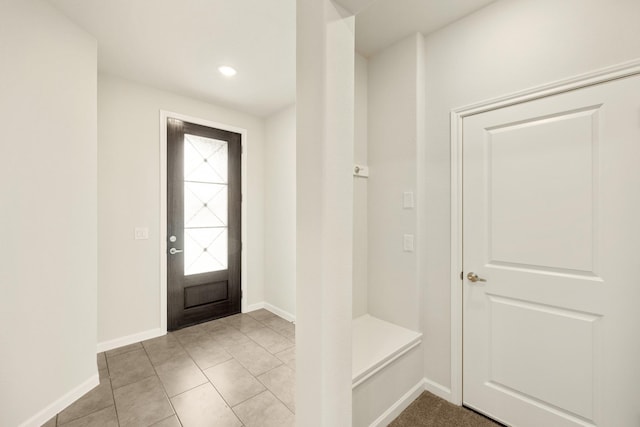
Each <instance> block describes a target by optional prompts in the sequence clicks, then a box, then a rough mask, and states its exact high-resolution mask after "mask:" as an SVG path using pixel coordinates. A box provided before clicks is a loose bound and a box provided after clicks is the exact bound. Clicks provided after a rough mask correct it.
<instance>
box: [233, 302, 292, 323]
mask: <svg viewBox="0 0 640 427" xmlns="http://www.w3.org/2000/svg"><path fill="white" fill-rule="evenodd" d="M261 308H264V309H265V310H269V311H270V312H272V313H273V314H276V315H278V316H280V317H282V318H283V319H285V320H288V321H289V322H295V321H296V316H294V315H293V314H291V313H289V312H288V311H285V310H283V309H281V308H278V307H276V306H275V305H271V304H269V303H268V302H264V301H263V302H258V303H255V304H251V305H249V306H247V307H246V308H245V310H244V313H249V312H251V311H256V310H260V309H261Z"/></svg>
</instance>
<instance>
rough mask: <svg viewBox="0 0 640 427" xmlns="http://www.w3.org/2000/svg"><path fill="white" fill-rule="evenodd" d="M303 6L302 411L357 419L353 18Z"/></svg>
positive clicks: (319, 421)
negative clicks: (354, 391)
mask: <svg viewBox="0 0 640 427" xmlns="http://www.w3.org/2000/svg"><path fill="white" fill-rule="evenodd" d="M296 5H297V8H296V23H297V29H298V31H297V34H296V43H297V47H296V66H297V70H296V75H297V77H296V81H297V89H296V102H297V104H296V107H297V110H296V169H297V171H298V173H297V180H296V185H297V187H296V246H297V254H296V282H297V284H298V286H297V291H296V304H297V315H296V322H297V326H296V366H297V369H296V418H297V420H298V421H297V423H298V425H299V426H304V427H316V426H327V427H329V426H331V427H333V426H347V425H350V423H351V397H352V396H351V322H352V318H351V310H352V302H351V295H352V287H351V282H352V280H353V275H352V274H353V273H352V241H353V226H352V224H353V177H352V172H351V167H352V164H353V121H354V106H353V102H354V101H353V94H354V90H355V88H354V58H353V51H354V34H353V33H354V18H353V16H349V14H347V13H344V12H343V11H341V10H339V9H338V8H337V7H336V6H335V4H334V3H332V2H331V1H330V0H322V1H307V0H297V3H296Z"/></svg>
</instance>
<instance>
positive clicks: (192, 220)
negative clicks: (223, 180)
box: [184, 182, 228, 228]
mask: <svg viewBox="0 0 640 427" xmlns="http://www.w3.org/2000/svg"><path fill="white" fill-rule="evenodd" d="M227 211H228V209H227V186H226V185H221V184H206V183H201V182H185V183H184V226H185V227H186V228H190V227H226V226H227Z"/></svg>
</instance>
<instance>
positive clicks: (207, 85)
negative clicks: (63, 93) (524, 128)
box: [49, 0, 493, 117]
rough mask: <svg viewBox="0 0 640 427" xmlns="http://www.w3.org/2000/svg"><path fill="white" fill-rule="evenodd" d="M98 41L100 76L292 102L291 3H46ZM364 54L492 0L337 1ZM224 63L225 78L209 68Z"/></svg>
mask: <svg viewBox="0 0 640 427" xmlns="http://www.w3.org/2000/svg"><path fill="white" fill-rule="evenodd" d="M49 1H50V2H51V3H52V4H54V5H55V6H56V7H58V8H59V9H60V10H61V11H62V12H63V13H64V14H66V15H67V16H68V17H69V18H70V19H71V20H73V21H74V22H76V23H77V24H78V25H80V26H81V27H83V28H84V29H85V30H86V31H87V32H89V33H90V34H92V35H93V36H94V37H95V38H96V39H97V40H98V67H99V69H100V71H101V72H105V73H110V74H115V75H119V76H122V77H125V78H128V79H130V80H134V81H137V82H140V83H144V84H147V85H150V86H154V87H158V88H162V89H165V90H169V91H172V92H175V93H179V94H182V95H185V96H189V97H192V98H196V99H201V100H203V101H207V102H211V103H214V104H217V105H222V106H226V107H229V108H234V109H237V110H240V111H244V112H247V113H250V114H254V115H256V116H260V117H265V116H268V115H270V114H272V113H274V112H276V111H278V110H280V109H281V108H283V107H285V106H287V105H290V104H292V103H293V102H294V101H295V91H296V86H295V74H296V71H295V43H296V40H295V34H296V30H295V24H296V16H295V3H296V0H49ZM337 1H338V2H340V3H342V5H343V6H345V7H347V8H349V9H351V10H354V11H358V10H360V9H362V8H365V7H366V6H369V4H371V3H372V5H370V6H369V7H368V8H365V10H364V11H362V12H361V13H360V14H359V15H358V16H357V21H356V27H357V30H356V48H357V50H358V51H359V52H360V53H362V54H364V55H365V56H369V55H371V54H373V53H374V52H376V51H378V50H379V49H382V48H384V47H386V46H389V45H390V44H392V43H393V42H395V41H397V40H400V39H402V38H404V37H406V36H408V35H409V34H412V33H415V32H418V31H419V32H423V33H425V34H426V33H429V32H432V31H434V30H436V29H438V28H440V27H443V26H445V25H447V24H448V23H450V22H452V21H455V20H457V19H459V18H461V17H463V16H465V15H467V14H469V13H471V12H473V11H475V10H477V9H479V8H481V7H483V6H485V5H486V4H488V3H491V2H492V1H493V0H337ZM223 64H224V65H231V66H233V67H234V68H236V69H237V70H238V74H237V75H236V76H235V77H233V78H226V77H223V76H221V75H220V74H219V73H218V71H217V68H218V67H219V66H220V65H223Z"/></svg>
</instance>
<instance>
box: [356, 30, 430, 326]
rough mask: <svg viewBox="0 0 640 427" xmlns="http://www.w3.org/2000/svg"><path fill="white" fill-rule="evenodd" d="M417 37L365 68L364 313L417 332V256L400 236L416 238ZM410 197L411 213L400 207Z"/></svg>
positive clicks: (385, 52)
mask: <svg viewBox="0 0 640 427" xmlns="http://www.w3.org/2000/svg"><path fill="white" fill-rule="evenodd" d="M421 46H422V36H421V35H419V34H416V35H413V36H410V37H408V38H405V39H404V40H402V41H400V42H398V43H396V44H394V45H393V46H390V47H389V48H387V49H384V50H383V51H381V52H379V53H377V54H376V55H374V56H372V57H370V58H369V66H368V106H369V111H368V132H367V133H368V142H369V143H368V159H369V166H370V177H369V182H368V189H367V191H368V194H367V197H368V234H367V235H368V243H369V253H368V257H369V260H368V282H369V289H368V309H369V314H371V315H372V316H375V317H378V318H380V319H383V320H386V321H388V322H392V323H395V324H397V325H400V326H403V327H406V328H409V329H413V330H418V328H419V326H420V322H419V315H420V314H419V297H418V296H419V287H418V277H417V261H416V259H417V254H418V252H417V251H419V250H420V248H421V242H420V241H418V239H417V238H415V252H405V251H404V249H403V235H405V234H413V235H414V236H416V234H417V230H418V228H417V213H418V209H417V207H418V206H419V204H420V203H422V202H421V201H420V200H418V199H417V193H416V190H417V157H416V156H417V140H418V137H419V124H418V102H419V99H420V97H421V96H422V94H418V82H419V80H420V78H421V76H419V75H418V72H419V70H420V69H421V68H420V67H419V61H418V52H419V50H420V49H421ZM404 192H414V200H415V204H416V208H414V209H405V208H403V193H404Z"/></svg>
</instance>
